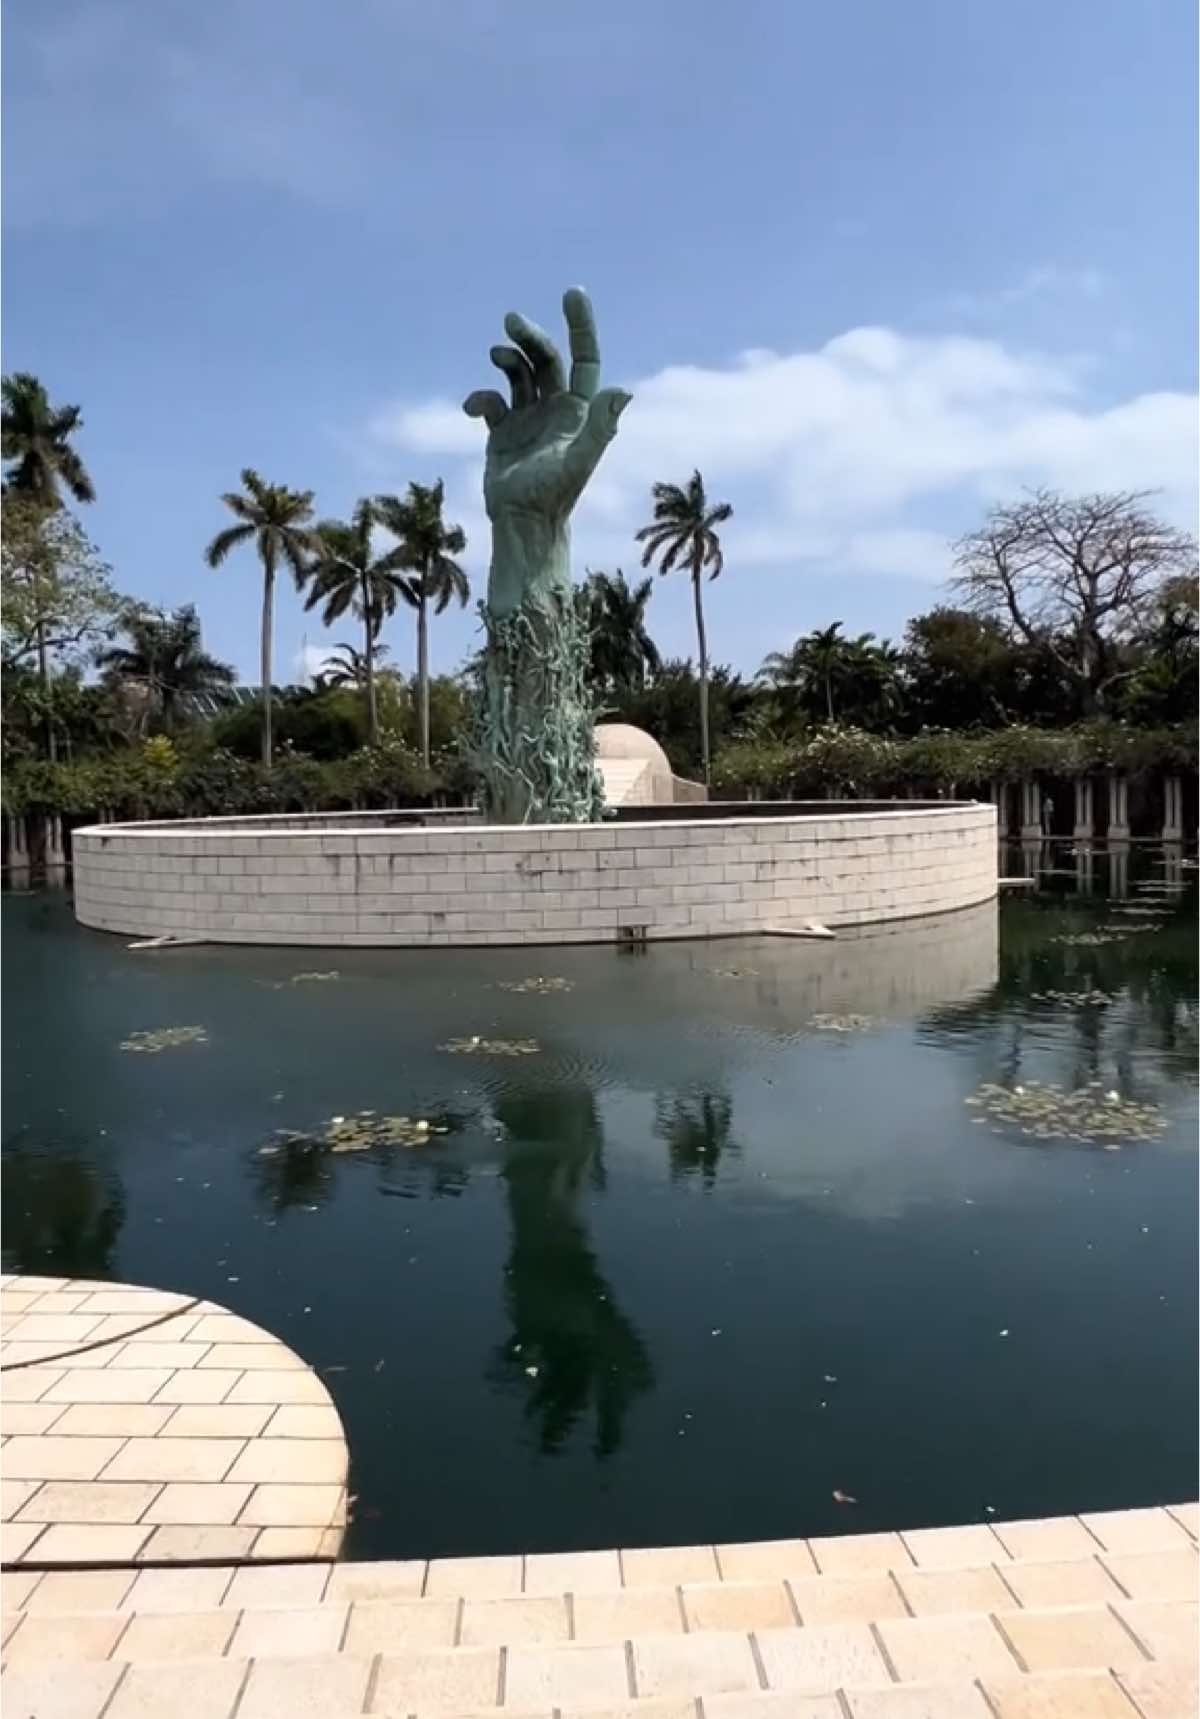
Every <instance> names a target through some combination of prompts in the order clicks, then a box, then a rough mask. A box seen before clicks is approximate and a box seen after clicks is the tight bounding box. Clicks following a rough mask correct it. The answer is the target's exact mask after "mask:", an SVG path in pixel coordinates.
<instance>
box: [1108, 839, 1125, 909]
mask: <svg viewBox="0 0 1200 1719" xmlns="http://www.w3.org/2000/svg"><path fill="white" fill-rule="evenodd" d="M1108 893H1109V894H1110V895H1111V896H1112V897H1113V899H1114V900H1116V901H1120V900H1121V899H1122V898H1123V897H1125V896H1127V895H1128V894H1129V843H1128V842H1117V843H1115V844H1114V845H1111V846H1110V847H1109V850H1108Z"/></svg>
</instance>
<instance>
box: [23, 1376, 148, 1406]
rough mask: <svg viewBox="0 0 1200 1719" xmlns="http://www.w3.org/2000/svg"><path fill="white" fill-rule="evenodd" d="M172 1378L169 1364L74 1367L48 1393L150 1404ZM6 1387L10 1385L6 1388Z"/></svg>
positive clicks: (58, 1398) (62, 1398) (65, 1399)
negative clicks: (157, 1365)
mask: <svg viewBox="0 0 1200 1719" xmlns="http://www.w3.org/2000/svg"><path fill="white" fill-rule="evenodd" d="M170 1377H171V1370H170V1368H169V1367H96V1368H92V1369H84V1370H81V1369H80V1368H78V1367H72V1368H71V1370H70V1372H69V1373H66V1374H64V1375H63V1376H62V1377H61V1378H60V1379H59V1380H58V1382H57V1384H54V1385H51V1386H50V1389H49V1390H48V1391H47V1392H46V1393H45V1398H44V1401H46V1402H48V1403H60V1402H61V1403H148V1402H149V1401H150V1399H151V1398H152V1397H153V1396H154V1395H155V1393H156V1392H157V1391H161V1390H162V1388H163V1386H164V1385H165V1384H166V1382H167V1380H168V1379H169V1378H170ZM5 1388H6V1389H7V1387H5Z"/></svg>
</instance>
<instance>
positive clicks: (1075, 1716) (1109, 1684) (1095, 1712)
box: [983, 1670, 1137, 1719]
mask: <svg viewBox="0 0 1200 1719" xmlns="http://www.w3.org/2000/svg"><path fill="white" fill-rule="evenodd" d="M983 1687H984V1689H985V1690H986V1691H987V1695H988V1699H989V1701H990V1702H991V1704H992V1709H993V1711H994V1713H995V1715H996V1719H1137V1715H1136V1711H1135V1709H1134V1708H1133V1707H1132V1706H1131V1705H1130V1703H1129V1701H1127V1700H1126V1698H1125V1696H1124V1695H1123V1694H1122V1693H1121V1690H1120V1688H1119V1687H1118V1685H1117V1683H1116V1680H1115V1679H1114V1678H1113V1677H1112V1676H1111V1675H1110V1674H1109V1673H1108V1672H1107V1671H1101V1670H1096V1671H1052V1672H1046V1673H1043V1674H1042V1675H1040V1676H1036V1677H1020V1678H1016V1677H1014V1678H1011V1679H1007V1680H1001V1679H999V1678H991V1677H989V1678H987V1679H986V1680H985V1682H984V1685H983Z"/></svg>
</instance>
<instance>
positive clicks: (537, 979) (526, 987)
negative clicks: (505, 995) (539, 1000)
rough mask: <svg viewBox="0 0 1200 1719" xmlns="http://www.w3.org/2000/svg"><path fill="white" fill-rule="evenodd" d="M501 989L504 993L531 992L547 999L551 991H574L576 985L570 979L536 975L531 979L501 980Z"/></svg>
mask: <svg viewBox="0 0 1200 1719" xmlns="http://www.w3.org/2000/svg"><path fill="white" fill-rule="evenodd" d="M499 988H500V990H502V991H520V992H531V993H532V994H533V995H534V996H538V997H545V996H547V995H549V993H550V992H551V991H573V990H574V989H575V986H574V984H573V983H572V982H571V980H570V979H559V978H549V979H547V978H544V977H543V976H542V974H540V973H535V974H534V976H533V978H531V979H501V980H500V981H499Z"/></svg>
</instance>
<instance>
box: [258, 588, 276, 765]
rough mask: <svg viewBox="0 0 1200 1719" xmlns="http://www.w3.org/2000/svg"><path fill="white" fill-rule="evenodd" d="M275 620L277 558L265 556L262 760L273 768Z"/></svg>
mask: <svg viewBox="0 0 1200 1719" xmlns="http://www.w3.org/2000/svg"><path fill="white" fill-rule="evenodd" d="M274 620H275V558H274V556H272V555H265V556H264V557H263V606H262V667H261V671H260V672H261V674H262V761H263V764H264V766H265V768H266V769H268V770H269V769H270V768H271V633H272V629H273V626H274Z"/></svg>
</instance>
